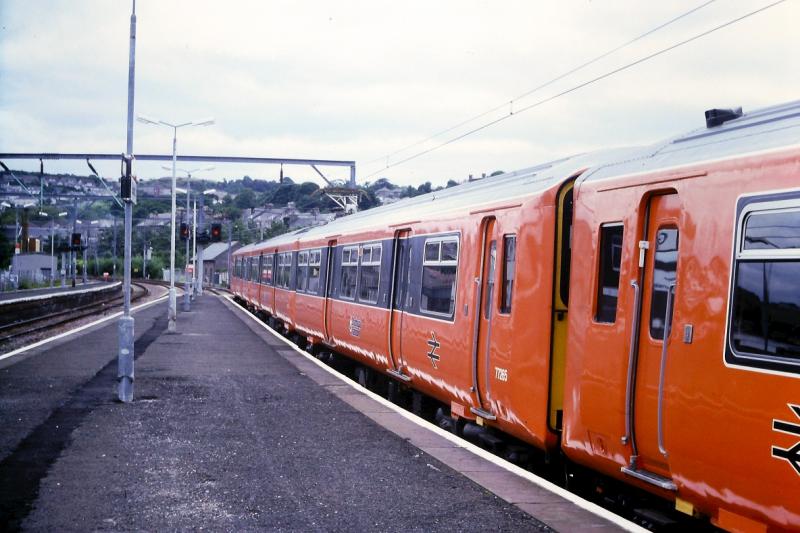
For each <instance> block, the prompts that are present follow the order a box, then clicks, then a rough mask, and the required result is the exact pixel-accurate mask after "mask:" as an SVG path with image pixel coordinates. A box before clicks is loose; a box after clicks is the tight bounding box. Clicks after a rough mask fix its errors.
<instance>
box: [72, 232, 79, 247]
mask: <svg viewBox="0 0 800 533" xmlns="http://www.w3.org/2000/svg"><path fill="white" fill-rule="evenodd" d="M70 243H71V244H72V247H73V248H80V247H81V234H80V233H73V234H72V240H71V241H70Z"/></svg>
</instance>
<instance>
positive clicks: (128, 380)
mask: <svg viewBox="0 0 800 533" xmlns="http://www.w3.org/2000/svg"><path fill="white" fill-rule="evenodd" d="M129 50H130V51H129V55H128V132H127V137H126V144H125V155H126V159H128V160H129V161H130V158H132V157H133V95H134V73H135V66H136V0H133V10H132V11H131V31H130V49H129ZM130 163H131V164H130V165H129V166H127V170H129V171H130V176H128V178H129V179H131V180H133V175H132V174H133V168H132V167H133V164H132V161H130ZM131 187H133V184H131ZM132 227H133V205H132V204H131V199H130V198H128V199H127V200H125V238H124V240H125V246H124V248H125V252H124V254H125V255H124V278H123V279H124V281H123V286H122V295H123V302H124V307H123V312H122V318H120V319H119V355H118V358H117V380H118V381H119V388H118V389H117V393H118V398H119V401H121V402H126V403H127V402H132V401H133V376H134V374H133V357H134V353H133V338H134V330H133V325H134V321H133V317H132V316H131V237H132V235H131V234H132V233H133V232H132Z"/></svg>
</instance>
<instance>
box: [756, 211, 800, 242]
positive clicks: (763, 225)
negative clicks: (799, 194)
mask: <svg viewBox="0 0 800 533" xmlns="http://www.w3.org/2000/svg"><path fill="white" fill-rule="evenodd" d="M743 248H744V249H745V250H780V249H787V248H800V210H786V211H771V212H764V213H754V214H751V215H750V216H749V217H747V222H746V224H745V232H744V243H743Z"/></svg>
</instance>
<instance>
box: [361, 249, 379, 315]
mask: <svg viewBox="0 0 800 533" xmlns="http://www.w3.org/2000/svg"><path fill="white" fill-rule="evenodd" d="M358 275H359V279H358V301H360V302H364V303H370V304H374V303H378V288H379V287H380V279H381V245H380V244H365V245H363V246H362V248H361V268H360V269H359V274H358Z"/></svg>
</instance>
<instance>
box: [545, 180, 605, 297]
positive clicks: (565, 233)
mask: <svg viewBox="0 0 800 533" xmlns="http://www.w3.org/2000/svg"><path fill="white" fill-rule="evenodd" d="M573 190H574V189H570V190H569V192H567V194H566V195H564V207H563V212H562V214H561V279H560V280H559V289H558V290H559V294H560V296H561V301H562V302H564V305H566V304H567V303H569V269H570V264H571V262H572V191H573ZM617 265H619V263H617ZM618 270H619V269H618Z"/></svg>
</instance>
